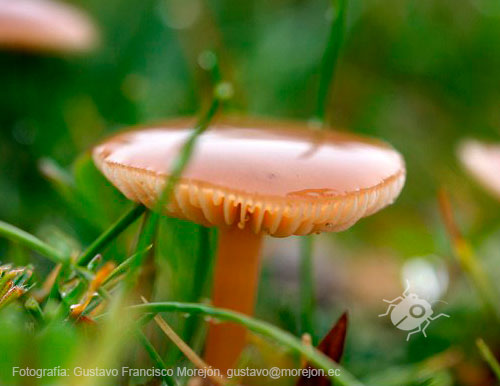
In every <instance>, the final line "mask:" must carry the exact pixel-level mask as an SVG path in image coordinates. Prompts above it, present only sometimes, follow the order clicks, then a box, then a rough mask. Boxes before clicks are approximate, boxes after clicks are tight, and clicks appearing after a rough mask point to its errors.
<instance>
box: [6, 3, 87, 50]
mask: <svg viewBox="0 0 500 386" xmlns="http://www.w3.org/2000/svg"><path fill="white" fill-rule="evenodd" d="M96 41H97V32H96V28H95V26H94V24H93V23H92V22H91V20H90V19H89V18H88V16H86V15H85V14H84V13H83V12H82V11H80V10H79V9H77V8H75V7H72V6H70V5H68V4H63V3H58V2H55V1H51V0H0V47H5V48H9V49H15V50H21V51H37V52H80V51H86V50H89V49H91V48H92V47H93V46H94V45H95V43H96Z"/></svg>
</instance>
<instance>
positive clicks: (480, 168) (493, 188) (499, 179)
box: [458, 140, 500, 198]
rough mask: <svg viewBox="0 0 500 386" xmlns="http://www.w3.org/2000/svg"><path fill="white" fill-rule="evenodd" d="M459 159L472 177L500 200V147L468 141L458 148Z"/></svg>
mask: <svg viewBox="0 0 500 386" xmlns="http://www.w3.org/2000/svg"><path fill="white" fill-rule="evenodd" d="M458 157H459V159H460V161H461V162H462V164H463V165H464V166H465V168H466V170H467V172H468V173H469V174H470V175H471V176H473V177H474V178H475V179H476V180H477V181H478V182H479V183H480V184H481V185H482V186H483V187H484V188H486V189H487V190H488V191H490V192H491V193H492V194H493V195H495V196H496V197H497V198H500V145H498V144H489V143H482V142H479V141H476V140H466V141H463V142H462V143H461V144H460V146H459V147H458Z"/></svg>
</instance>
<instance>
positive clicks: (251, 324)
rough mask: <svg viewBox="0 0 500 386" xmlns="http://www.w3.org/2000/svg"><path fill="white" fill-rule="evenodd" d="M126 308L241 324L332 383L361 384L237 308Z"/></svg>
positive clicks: (153, 305)
mask: <svg viewBox="0 0 500 386" xmlns="http://www.w3.org/2000/svg"><path fill="white" fill-rule="evenodd" d="M130 309H131V310H133V311H137V312H142V313H159V312H183V313H190V314H201V315H206V316H210V317H213V318H216V319H218V320H222V321H227V322H234V323H238V324H241V325H243V326H245V327H246V328H247V329H249V330H250V331H252V332H254V333H257V334H260V335H263V336H265V337H267V338H270V339H272V340H274V341H276V342H278V343H280V344H281V345H283V346H285V347H286V348H288V349H290V350H291V351H293V352H294V353H296V354H298V355H302V356H304V357H305V358H307V360H308V361H309V363H311V364H312V365H314V366H315V367H316V368H319V369H323V370H324V371H325V374H327V375H328V374H329V375H330V379H331V381H332V383H333V384H335V385H345V386H354V385H361V382H360V381H358V380H357V379H356V378H354V377H353V376H352V375H351V374H349V373H348V372H347V370H345V369H343V368H342V367H340V366H339V365H338V364H336V363H334V362H333V361H332V360H331V359H330V358H328V357H327V356H326V355H324V354H323V353H321V352H319V351H318V350H316V349H314V348H312V347H309V346H306V345H304V344H302V342H301V341H300V339H297V338H296V337H295V336H293V335H292V334H290V333H288V332H286V331H283V330H280V329H279V328H277V327H274V326H273V325H272V324H269V323H267V322H263V321H260V320H257V319H254V318H251V317H249V316H246V315H243V314H240V313H238V312H233V311H230V310H224V309H220V308H214V307H210V306H206V305H202V304H194V303H179V302H162V303H148V304H138V305H135V306H131V307H130ZM335 370H338V373H339V375H338V376H335V375H331V374H332V372H334V371H335Z"/></svg>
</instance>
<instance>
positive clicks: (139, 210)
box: [78, 205, 146, 265]
mask: <svg viewBox="0 0 500 386" xmlns="http://www.w3.org/2000/svg"><path fill="white" fill-rule="evenodd" d="M145 210H146V208H145V207H144V206H142V205H136V206H134V207H133V208H132V209H131V210H129V211H128V212H126V213H125V214H124V215H123V216H122V217H120V218H119V219H118V220H117V221H116V222H115V223H114V224H113V225H111V226H110V227H109V229H108V230H106V231H105V232H104V233H102V234H101V235H100V236H99V237H98V238H97V239H96V240H95V241H94V242H93V243H92V244H90V245H89V247H88V248H87V249H86V250H85V251H83V252H82V254H81V255H80V257H79V258H78V265H87V264H88V263H89V262H90V261H91V260H92V259H93V258H94V256H95V255H97V253H98V252H100V251H102V250H103V248H105V247H106V246H107V245H108V244H109V243H110V242H111V241H113V240H114V239H115V238H116V237H117V236H118V235H119V234H120V233H122V232H123V231H124V230H125V229H127V228H128V226H129V225H130V224H132V223H133V222H134V221H135V220H137V218H138V217H139V216H140V215H141V214H143V213H144V211H145Z"/></svg>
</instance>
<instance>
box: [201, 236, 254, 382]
mask: <svg viewBox="0 0 500 386" xmlns="http://www.w3.org/2000/svg"><path fill="white" fill-rule="evenodd" d="M261 245H262V235H255V234H254V233H252V231H250V230H247V229H245V230H240V229H237V228H236V229H234V228H231V229H220V231H219V245H218V250H217V258H216V265H215V272H214V286H213V293H212V304H213V305H214V306H215V307H219V308H227V309H230V310H233V311H238V312H241V313H243V314H246V315H252V314H253V310H254V305H255V294H256V290H257V284H258V276H259V266H260V259H259V255H260V248H261ZM245 344H246V331H245V328H244V327H242V326H240V325H237V324H234V323H217V324H215V323H211V324H210V326H209V330H208V336H207V342H206V346H205V360H206V361H207V363H208V364H209V365H211V366H212V367H214V368H217V369H220V370H221V372H222V373H223V374H225V373H226V372H227V370H228V369H231V368H234V366H235V365H236V361H237V360H238V357H239V355H240V354H241V351H242V350H243V348H244V347H245Z"/></svg>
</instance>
